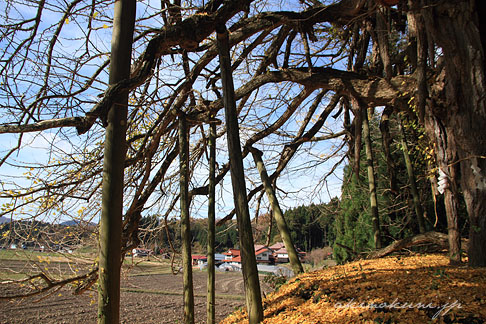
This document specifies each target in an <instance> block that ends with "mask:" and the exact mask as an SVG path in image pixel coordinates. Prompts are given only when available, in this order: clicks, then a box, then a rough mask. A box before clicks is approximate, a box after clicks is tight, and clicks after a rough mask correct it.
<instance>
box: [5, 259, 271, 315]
mask: <svg viewBox="0 0 486 324" xmlns="http://www.w3.org/2000/svg"><path fill="white" fill-rule="evenodd" d="M4 262H5V261H4ZM4 262H2V263H4ZM0 266H3V267H5V266H9V267H10V268H12V267H14V268H15V267H16V266H17V265H16V264H15V261H13V262H12V261H9V265H6V264H0ZM123 273H124V275H123V278H122V292H121V307H120V308H121V309H120V320H121V323H127V324H131V323H137V324H143V323H182V322H183V321H182V306H183V301H182V275H181V274H178V275H172V274H168V273H161V274H157V273H146V271H138V272H137V267H135V268H132V269H131V270H129V271H128V270H124V271H123ZM193 278H194V294H195V313H196V314H195V316H196V323H205V322H206V289H207V288H206V280H207V273H206V272H205V271H200V270H194V272H193ZM13 289H16V288H14V287H11V286H8V285H0V296H6V295H10V294H11V293H12V292H15V290H13ZM262 289H263V290H264V291H268V290H269V288H268V287H266V286H265V285H264V284H263V285H262ZM216 294H217V298H216V320H217V321H218V322H219V321H220V320H222V319H223V318H224V317H226V316H227V315H228V314H230V313H231V312H233V311H234V310H235V309H237V308H239V307H243V306H244V303H245V301H244V296H243V294H244V290H243V278H242V275H241V273H230V272H226V273H222V272H216ZM96 306H97V294H96V292H95V291H93V292H86V293H84V294H83V295H81V296H74V295H72V293H71V292H70V291H69V290H67V289H63V290H60V291H57V292H55V293H54V294H52V295H50V296H47V297H44V298H40V297H39V296H36V297H31V298H26V299H23V300H14V301H6V300H1V299H0V323H2V324H3V323H5V324H7V323H8V324H16V323H29V324H32V323H35V324H43V323H46V324H47V323H49V324H53V323H56V324H57V323H69V324H73V323H96Z"/></svg>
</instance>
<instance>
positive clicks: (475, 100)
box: [421, 0, 486, 266]
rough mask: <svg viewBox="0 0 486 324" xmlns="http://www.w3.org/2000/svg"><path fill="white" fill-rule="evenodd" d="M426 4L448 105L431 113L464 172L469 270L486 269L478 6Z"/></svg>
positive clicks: (484, 113) (485, 147)
mask: <svg viewBox="0 0 486 324" xmlns="http://www.w3.org/2000/svg"><path fill="white" fill-rule="evenodd" d="M425 2H426V4H427V5H428V6H426V7H424V9H422V11H421V14H422V15H423V16H424V21H425V28H426V29H427V31H428V32H429V33H430V34H431V35H432V37H433V39H434V41H435V43H436V44H437V45H438V46H440V47H441V48H442V52H443V54H444V55H443V57H444V70H445V77H444V79H443V83H444V87H443V89H439V90H443V92H444V94H445V97H446V105H436V106H435V107H429V109H431V111H430V114H431V115H433V116H434V118H436V119H437V120H438V121H440V122H441V123H442V124H443V125H444V130H445V135H446V136H447V150H446V151H447V154H448V164H449V166H450V165H451V164H456V163H457V164H459V166H460V173H461V189H462V192H463V195H464V199H465V202H466V206H467V211H468V214H469V220H470V222H469V224H470V231H469V251H468V256H469V264H470V265H471V266H486V133H485V132H484V125H486V97H485V96H484V93H485V92H486V82H485V70H484V69H485V62H484V57H485V56H484V48H483V46H482V42H481V32H480V30H479V22H478V18H479V15H478V12H477V11H476V6H475V1H432V0H430V1H425ZM478 8H479V9H481V8H480V7H478ZM481 14H484V12H482V13H481Z"/></svg>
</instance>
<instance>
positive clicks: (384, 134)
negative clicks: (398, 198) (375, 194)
mask: <svg viewBox="0 0 486 324" xmlns="http://www.w3.org/2000/svg"><path fill="white" fill-rule="evenodd" d="M392 113H393V107H391V106H386V107H385V110H383V113H382V115H381V120H380V132H381V142H382V145H383V153H384V154H385V158H386V167H387V170H388V177H389V178H390V190H391V192H392V193H393V194H394V195H397V194H398V183H397V176H396V171H395V161H394V160H393V157H392V154H391V151H390V146H391V142H392V138H391V136H390V126H389V124H390V115H391V114H392Z"/></svg>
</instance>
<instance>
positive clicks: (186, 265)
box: [179, 113, 194, 324]
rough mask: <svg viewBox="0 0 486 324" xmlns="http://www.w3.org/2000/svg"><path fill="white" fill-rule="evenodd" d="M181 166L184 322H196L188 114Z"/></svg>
mask: <svg viewBox="0 0 486 324" xmlns="http://www.w3.org/2000/svg"><path fill="white" fill-rule="evenodd" d="M179 166H180V202H181V237H182V267H183V290H184V323H186V324H194V291H193V284H192V257H191V220H190V216H189V130H188V127H187V121H186V116H185V115H183V113H181V115H180V116H179Z"/></svg>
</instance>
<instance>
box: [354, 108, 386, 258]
mask: <svg viewBox="0 0 486 324" xmlns="http://www.w3.org/2000/svg"><path fill="white" fill-rule="evenodd" d="M359 110H360V111H359V113H361V114H362V123H363V125H362V127H363V140H364V144H365V151H366V165H367V171H368V185H369V190H370V207H371V223H372V226H373V239H374V241H375V249H380V248H381V247H382V241H381V240H382V238H381V228H380V217H379V213H378V198H377V195H376V182H375V171H374V169H373V163H374V162H373V150H372V147H371V134H370V124H369V120H368V109H366V108H364V107H359Z"/></svg>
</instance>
